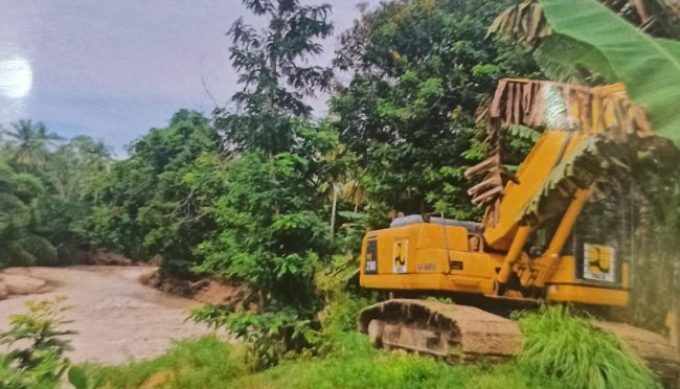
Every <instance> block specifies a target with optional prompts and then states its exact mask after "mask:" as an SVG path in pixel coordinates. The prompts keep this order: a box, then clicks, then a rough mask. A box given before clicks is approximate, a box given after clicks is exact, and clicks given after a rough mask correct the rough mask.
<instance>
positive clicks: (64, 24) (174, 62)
mask: <svg viewBox="0 0 680 389" xmlns="http://www.w3.org/2000/svg"><path fill="white" fill-rule="evenodd" d="M329 2H330V3H331V4H332V6H333V15H332V20H333V21H334V22H335V25H336V29H335V33H336V36H337V34H339V33H340V32H342V31H344V30H345V29H346V28H348V27H349V26H350V25H351V23H352V20H353V19H354V18H355V17H356V16H357V15H358V14H359V11H358V10H357V7H356V4H357V3H358V0H350V1H339V0H331V1H329ZM369 3H373V4H377V3H378V1H377V0H374V1H370V2H369ZM2 13H3V15H2V22H0V124H3V125H7V124H8V123H10V122H13V121H16V120H18V119H21V118H31V119H33V120H37V121H42V122H44V123H45V124H47V126H48V127H49V128H50V129H51V130H53V131H56V132H58V133H60V134H62V135H64V136H67V137H70V136H74V135H80V134H87V135H90V136H93V137H95V138H97V139H101V140H104V141H105V142H106V143H108V144H110V145H112V146H113V147H114V148H115V150H116V152H117V154H119V155H120V154H121V152H122V150H123V146H124V145H127V144H129V143H130V142H131V141H133V140H134V139H136V138H138V137H139V136H140V135H142V134H143V133H144V132H146V131H147V130H148V129H149V128H151V127H161V126H164V125H166V124H167V122H168V120H169V118H170V116H171V115H172V113H173V112H175V111H177V110H178V109H179V108H191V109H196V110H199V111H202V112H204V113H208V114H209V113H210V111H211V110H212V108H213V107H214V104H213V103H212V101H211V100H210V97H209V96H208V95H207V93H206V92H205V89H204V87H203V85H202V81H201V78H203V79H204V80H205V83H206V84H207V87H208V89H209V90H210V92H211V93H212V95H213V96H214V97H215V98H216V99H217V100H218V101H219V102H220V103H226V102H227V100H228V96H230V95H231V94H232V93H233V92H234V91H235V90H236V88H237V86H236V75H235V73H234V71H233V70H232V69H231V67H230V64H229V61H228V51H227V50H228V49H227V47H228V42H227V39H226V37H225V32H226V31H227V30H228V28H229V26H230V25H231V23H232V22H233V21H234V20H236V18H238V17H239V16H246V17H248V14H247V12H246V10H245V9H244V8H243V7H242V5H241V1H240V0H115V1H112V0H105V1H102V0H2ZM336 42H337V39H336V38H335V37H334V38H333V39H330V40H328V41H327V42H326V43H325V45H326V47H327V50H326V53H324V55H322V56H320V57H319V58H318V59H317V61H318V62H320V63H329V61H330V58H331V55H332V51H333V49H334V48H335V47H336ZM315 105H317V106H323V104H322V103H321V102H319V103H317V104H315Z"/></svg>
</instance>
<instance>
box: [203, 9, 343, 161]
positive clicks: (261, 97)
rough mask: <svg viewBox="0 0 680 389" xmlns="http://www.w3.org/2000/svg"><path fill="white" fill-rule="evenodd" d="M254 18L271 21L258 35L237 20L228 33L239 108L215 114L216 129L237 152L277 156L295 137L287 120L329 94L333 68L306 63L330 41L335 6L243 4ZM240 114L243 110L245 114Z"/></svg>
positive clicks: (307, 110)
mask: <svg viewBox="0 0 680 389" xmlns="http://www.w3.org/2000/svg"><path fill="white" fill-rule="evenodd" d="M243 4H244V5H245V6H246V8H247V9H249V10H250V11H251V12H252V13H253V14H254V15H256V16H260V17H265V18H267V23H266V25H267V28H266V29H264V30H261V31H258V30H257V29H255V28H254V27H252V26H250V25H247V24H245V23H244V21H243V19H242V18H239V19H238V20H237V21H236V22H235V23H234V24H233V25H232V26H231V29H230V30H229V32H228V36H229V38H230V39H231V42H232V45H231V48H230V59H231V61H232V65H233V67H234V68H235V69H236V70H237V71H239V72H240V75H239V83H240V84H242V85H243V89H242V90H241V91H240V92H237V93H235V94H234V95H233V96H232V101H233V102H234V103H235V104H236V106H237V109H236V110H235V111H234V110H227V109H220V110H218V111H217V112H216V125H217V127H218V128H219V129H220V130H221V131H223V132H224V135H225V139H226V142H227V144H228V145H229V147H230V148H232V149H234V150H238V151H241V150H246V149H250V150H254V149H259V150H262V151H264V152H265V153H271V154H275V153H277V152H279V151H284V150H287V149H288V148H289V147H290V146H291V143H292V142H293V138H294V137H295V134H294V128H293V126H292V124H291V123H290V122H289V121H288V120H286V118H287V117H288V116H307V115H309V114H310V112H311V107H310V106H309V105H307V104H306V103H305V102H304V101H303V98H304V97H305V96H313V95H314V93H315V92H316V91H319V90H326V89H327V88H328V87H329V82H330V79H331V76H332V72H331V70H330V69H326V68H323V67H320V66H307V65H306V63H305V62H306V59H308V58H309V57H310V56H314V55H318V54H320V53H321V51H322V46H321V44H320V43H319V39H322V38H326V37H328V36H329V35H330V34H331V33H332V31H333V25H332V24H331V23H330V22H329V21H328V16H329V14H330V11H331V7H330V5H328V4H323V5H301V4H300V2H299V1H298V0H274V1H272V0H244V1H243ZM241 110H242V111H241Z"/></svg>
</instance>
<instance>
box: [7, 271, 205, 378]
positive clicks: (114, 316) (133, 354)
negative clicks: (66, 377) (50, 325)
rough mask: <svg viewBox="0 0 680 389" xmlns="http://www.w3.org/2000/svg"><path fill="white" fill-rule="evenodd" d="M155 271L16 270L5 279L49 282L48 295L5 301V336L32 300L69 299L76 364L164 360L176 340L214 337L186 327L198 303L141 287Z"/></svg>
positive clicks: (68, 315) (193, 325)
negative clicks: (14, 318)
mask: <svg viewBox="0 0 680 389" xmlns="http://www.w3.org/2000/svg"><path fill="white" fill-rule="evenodd" d="M151 271H153V268H149V267H136V266H130V267H115V266H114V267H112V266H73V267H66V268H51V267H49V268H48V267H30V268H11V269H6V270H5V271H4V272H3V273H7V274H20V275H27V276H31V277H35V278H39V279H43V280H45V281H46V282H47V285H48V288H47V290H48V291H47V292H45V293H40V294H31V295H24V296H11V297H9V298H8V299H6V300H0V331H5V330H7V329H8V327H9V317H10V316H11V315H14V314H18V313H24V312H26V308H25V306H24V303H25V302H26V301H28V300H42V299H50V298H53V297H55V296H65V297H67V299H68V300H67V302H68V304H69V305H71V306H72V308H71V309H70V310H69V311H68V312H66V314H65V316H66V318H67V319H69V320H73V323H71V324H68V325H67V326H66V328H67V329H71V330H75V331H77V334H76V335H73V336H71V337H70V338H71V340H72V343H71V345H72V346H73V348H74V350H73V351H71V352H70V353H69V357H70V358H71V359H72V360H73V361H75V362H85V361H90V362H97V363H106V364H118V363H123V362H126V361H128V360H130V359H145V358H151V357H155V356H158V355H160V354H162V353H163V352H164V351H165V350H166V349H167V348H168V347H170V346H171V345H172V343H173V341H175V340H179V339H183V338H187V337H195V336H200V335H204V334H208V333H211V332H212V331H211V330H209V329H208V328H207V327H206V326H204V325H200V324H196V323H193V322H191V321H187V320H186V318H187V313H188V311H189V310H190V309H192V308H194V307H196V306H197V305H198V304H199V303H197V302H195V301H192V300H189V299H185V298H180V297H176V296H170V295H168V294H166V293H163V292H161V291H158V290H156V289H154V288H152V287H149V286H145V285H142V284H140V283H139V282H138V279H139V277H140V276H143V275H144V274H147V273H148V272H151Z"/></svg>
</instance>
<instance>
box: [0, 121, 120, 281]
mask: <svg viewBox="0 0 680 389" xmlns="http://www.w3.org/2000/svg"><path fill="white" fill-rule="evenodd" d="M0 134H1V135H4V136H3V137H1V138H0V267H3V266H7V265H12V264H15V265H21V264H42V265H54V264H58V263H61V264H65V263H70V261H71V260H72V259H73V257H74V256H75V255H76V254H78V253H79V252H83V251H84V250H87V249H88V248H89V244H90V242H91V239H90V238H89V236H88V233H87V231H86V229H87V227H86V225H87V220H88V218H89V217H90V216H91V212H92V202H93V197H92V196H96V192H94V191H95V190H96V188H97V185H98V183H99V182H100V180H101V179H102V178H103V175H104V174H105V173H106V171H107V170H108V168H109V167H110V165H111V163H112V161H111V157H110V155H109V153H108V151H107V150H106V147H105V146H104V145H103V144H101V143H100V142H96V141H94V140H93V139H91V138H89V137H84V136H81V137H76V138H73V139H71V140H69V141H65V140H63V139H62V138H60V137H58V136H56V135H55V134H52V133H49V132H48V131H47V130H46V128H45V126H44V125H42V124H41V123H38V124H34V123H32V122H30V121H20V122H18V123H15V124H13V125H12V128H11V129H10V130H4V131H2V132H1V133H0Z"/></svg>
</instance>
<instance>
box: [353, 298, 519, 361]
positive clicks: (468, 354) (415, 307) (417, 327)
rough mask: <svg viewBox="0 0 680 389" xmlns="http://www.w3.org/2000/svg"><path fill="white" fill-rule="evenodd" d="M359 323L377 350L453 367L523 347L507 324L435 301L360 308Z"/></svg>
mask: <svg viewBox="0 0 680 389" xmlns="http://www.w3.org/2000/svg"><path fill="white" fill-rule="evenodd" d="M359 325H360V329H361V331H362V332H364V333H367V334H368V336H369V338H370V339H371V342H372V343H373V345H374V346H376V347H383V348H387V349H404V350H407V351H411V352H415V353H418V354H427V355H432V356H434V357H436V358H438V359H443V360H446V361H448V362H452V363H459V362H472V361H475V360H478V359H480V358H484V359H489V360H504V359H507V358H510V357H512V356H513V355H516V354H517V353H518V352H519V350H520V348H521V346H522V334H521V332H520V331H519V328H518V327H517V324H516V323H515V322H513V321H512V320H509V319H506V318H504V317H501V316H497V315H494V314H491V313H489V312H486V311H484V310H482V309H479V308H475V307H471V306H465V305H454V304H448V303H442V302H437V301H426V300H411V299H392V300H388V301H384V302H381V303H378V304H375V305H371V306H369V307H366V308H364V309H363V310H362V311H361V313H360V315H359Z"/></svg>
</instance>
